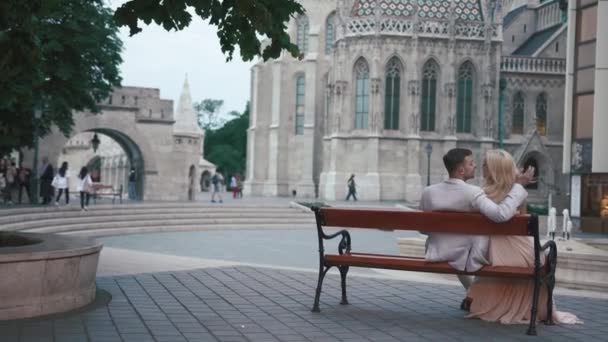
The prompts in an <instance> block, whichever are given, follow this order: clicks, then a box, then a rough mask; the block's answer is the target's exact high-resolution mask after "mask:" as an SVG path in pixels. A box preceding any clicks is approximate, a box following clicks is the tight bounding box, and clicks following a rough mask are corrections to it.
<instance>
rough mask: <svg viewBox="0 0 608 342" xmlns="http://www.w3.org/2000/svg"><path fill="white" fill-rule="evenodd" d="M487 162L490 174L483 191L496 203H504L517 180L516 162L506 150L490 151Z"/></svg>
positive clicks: (487, 153) (484, 181) (484, 183)
mask: <svg viewBox="0 0 608 342" xmlns="http://www.w3.org/2000/svg"><path fill="white" fill-rule="evenodd" d="M485 162H486V166H487V168H488V171H489V172H488V174H487V175H486V177H484V179H483V185H482V188H483V191H484V192H485V193H486V194H487V195H488V197H489V198H490V199H491V200H493V201H494V202H496V203H499V202H502V200H504V199H505V198H506V197H507V195H508V194H509V191H511V188H512V187H513V184H515V179H516V178H517V173H518V172H517V166H516V165H515V161H514V160H513V157H512V156H511V154H510V153H509V152H507V151H505V150H489V151H487V152H486V159H485Z"/></svg>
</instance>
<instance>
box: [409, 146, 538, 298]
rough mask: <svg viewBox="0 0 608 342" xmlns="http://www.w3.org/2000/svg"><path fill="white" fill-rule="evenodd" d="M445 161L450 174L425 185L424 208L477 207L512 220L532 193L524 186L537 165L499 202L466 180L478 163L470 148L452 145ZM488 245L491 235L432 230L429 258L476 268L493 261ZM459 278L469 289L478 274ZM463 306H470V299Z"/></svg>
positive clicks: (493, 217) (491, 216)
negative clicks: (444, 179)
mask: <svg viewBox="0 0 608 342" xmlns="http://www.w3.org/2000/svg"><path fill="white" fill-rule="evenodd" d="M443 163H444V164H445V168H446V169H447V171H448V174H449V176H450V178H449V179H448V180H446V181H444V182H442V183H439V184H435V185H431V186H429V187H427V188H426V189H424V191H423V193H422V199H421V201H420V208H421V209H422V210H424V211H441V210H445V211H466V212H475V211H477V212H481V213H482V214H483V215H485V216H487V217H488V218H489V219H491V220H492V221H495V222H505V221H508V220H510V219H511V218H512V217H513V216H514V215H515V214H516V213H517V208H518V206H519V205H520V204H522V203H523V201H524V200H525V199H526V198H527V196H528V193H527V191H526V190H525V189H524V188H523V186H524V185H526V184H528V183H529V182H530V181H531V180H532V177H533V175H534V169H533V168H529V169H528V170H526V172H525V173H524V174H520V175H518V177H517V183H516V184H515V185H514V186H513V187H512V189H511V191H510V192H509V194H508V196H507V197H506V198H505V199H504V200H503V201H502V202H500V203H499V204H496V203H494V202H493V201H492V200H491V199H489V198H488V197H487V196H486V194H485V193H484V192H483V191H482V190H481V188H480V187H478V186H474V185H470V184H466V183H465V182H466V181H467V180H469V179H472V178H474V177H475V169H476V165H475V161H474V160H473V158H472V152H471V151H470V150H468V149H463V148H454V149H451V150H450V151H448V153H447V154H446V155H445V156H443ZM488 247H489V238H488V237H487V236H476V235H459V234H444V233H432V234H429V236H428V238H427V241H426V255H425V258H426V260H428V261H433V262H440V261H447V262H448V263H449V264H450V265H451V266H452V267H453V268H455V269H457V270H461V271H467V272H475V271H477V270H479V269H480V268H481V267H483V265H487V264H489V262H488V260H487V256H488ZM458 279H459V280H460V282H461V283H462V285H463V286H464V287H465V289H468V288H469V286H470V285H471V283H472V282H473V279H474V277H472V276H466V275H459V276H458ZM461 307H462V308H463V309H467V307H468V303H467V301H466V299H465V300H464V301H463V303H462V305H461Z"/></svg>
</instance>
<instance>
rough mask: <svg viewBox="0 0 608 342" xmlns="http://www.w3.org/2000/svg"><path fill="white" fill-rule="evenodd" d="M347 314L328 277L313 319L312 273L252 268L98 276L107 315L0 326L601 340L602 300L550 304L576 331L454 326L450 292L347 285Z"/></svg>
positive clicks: (17, 337) (101, 335) (425, 286)
mask: <svg viewBox="0 0 608 342" xmlns="http://www.w3.org/2000/svg"><path fill="white" fill-rule="evenodd" d="M348 283H349V284H348V290H349V301H350V303H351V305H348V306H341V305H339V304H338V303H339V294H340V290H339V276H338V275H337V274H329V275H328V277H327V278H326V280H325V283H324V288H323V290H324V291H323V294H322V296H321V300H322V302H321V313H320V314H315V313H311V312H310V307H311V305H312V301H313V294H314V286H315V284H316V274H315V273H312V272H300V271H290V270H277V269H270V268H261V267H248V266H237V267H218V268H207V269H197V270H189V271H174V272H159V273H147V274H139V275H122V276H114V277H99V278H98V287H99V288H100V289H103V290H105V291H107V292H109V293H111V295H112V297H113V298H112V300H111V301H110V303H109V304H108V305H107V306H102V307H100V308H97V309H94V310H92V311H88V312H85V313H78V314H66V315H61V316H58V317H53V318H47V319H43V320H26V321H17V322H0V340H1V341H2V342H12V341H55V342H65V341H93V342H97V341H100V342H101V341H133V342H136V341H158V342H161V341H167V342H168V341H374V342H376V341H378V342H379V341H522V340H526V341H546V340H551V341H577V340H585V341H602V340H603V341H605V340H606V336H607V334H608V326H606V324H605V322H606V320H607V319H608V309H607V308H608V300H605V299H598V298H585V297H572V296H558V297H557V299H556V301H557V305H558V308H559V309H560V310H563V311H570V312H574V313H576V314H577V315H579V317H580V318H581V319H583V320H584V321H585V324H584V325H576V326H565V325H558V326H544V325H542V324H541V325H539V326H538V334H539V336H538V337H530V336H526V335H525V330H526V326H524V325H509V326H506V325H500V324H494V323H485V322H481V321H479V320H472V319H465V318H463V316H464V312H463V311H461V310H459V309H458V306H459V303H460V300H461V299H462V296H463V290H462V288H461V287H459V286H451V285H436V284H429V283H420V282H411V281H402V280H392V279H391V280H387V279H377V278H367V277H357V276H354V277H349V279H348Z"/></svg>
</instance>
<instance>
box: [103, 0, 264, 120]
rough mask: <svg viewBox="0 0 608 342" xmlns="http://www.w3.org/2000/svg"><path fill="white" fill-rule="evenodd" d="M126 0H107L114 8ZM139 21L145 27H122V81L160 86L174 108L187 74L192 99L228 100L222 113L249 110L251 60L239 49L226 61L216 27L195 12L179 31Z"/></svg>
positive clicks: (129, 83)
mask: <svg viewBox="0 0 608 342" xmlns="http://www.w3.org/2000/svg"><path fill="white" fill-rule="evenodd" d="M124 2H126V1H125V0H108V4H109V6H110V7H111V8H113V9H115V8H117V7H118V6H120V5H121V4H122V3H124ZM141 25H143V26H142V28H143V31H142V32H140V33H138V34H136V35H135V36H132V37H130V36H129V30H128V28H125V27H123V28H121V29H120V38H121V40H122V41H123V44H124V46H123V52H122V58H123V63H122V65H121V66H120V70H121V75H122V85H123V86H138V87H148V88H159V89H160V96H161V98H163V99H168V100H173V101H174V102H173V106H174V108H176V107H177V102H178V100H179V96H180V93H181V90H182V86H183V83H184V78H185V76H186V74H187V75H188V83H189V84H190V93H191V95H192V101H193V102H198V101H201V100H203V99H206V98H209V99H218V100H224V106H223V107H222V113H228V112H230V111H233V110H236V111H238V112H242V111H243V110H244V109H245V104H246V103H247V101H248V100H249V96H250V75H251V74H250V68H251V66H252V65H253V62H243V61H242V60H241V59H240V54H239V52H238V50H237V51H235V53H234V55H233V59H232V61H230V62H226V56H225V55H224V54H222V51H221V49H220V44H219V39H218V38H217V35H216V33H217V30H216V27H215V26H212V25H209V24H207V23H205V22H203V20H202V19H200V18H199V17H196V16H193V19H192V22H191V24H190V26H189V27H187V28H186V29H184V30H182V31H177V32H176V31H171V32H167V31H165V30H164V29H163V28H162V27H160V26H158V25H156V24H151V25H149V26H146V25H145V24H144V23H141Z"/></svg>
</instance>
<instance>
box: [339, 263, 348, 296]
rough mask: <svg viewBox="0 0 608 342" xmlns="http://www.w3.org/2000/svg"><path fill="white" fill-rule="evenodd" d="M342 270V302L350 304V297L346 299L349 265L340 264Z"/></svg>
mask: <svg viewBox="0 0 608 342" xmlns="http://www.w3.org/2000/svg"><path fill="white" fill-rule="evenodd" d="M338 269H339V270H340V278H341V280H342V301H340V304H342V305H348V299H346V274H347V273H348V266H338Z"/></svg>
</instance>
